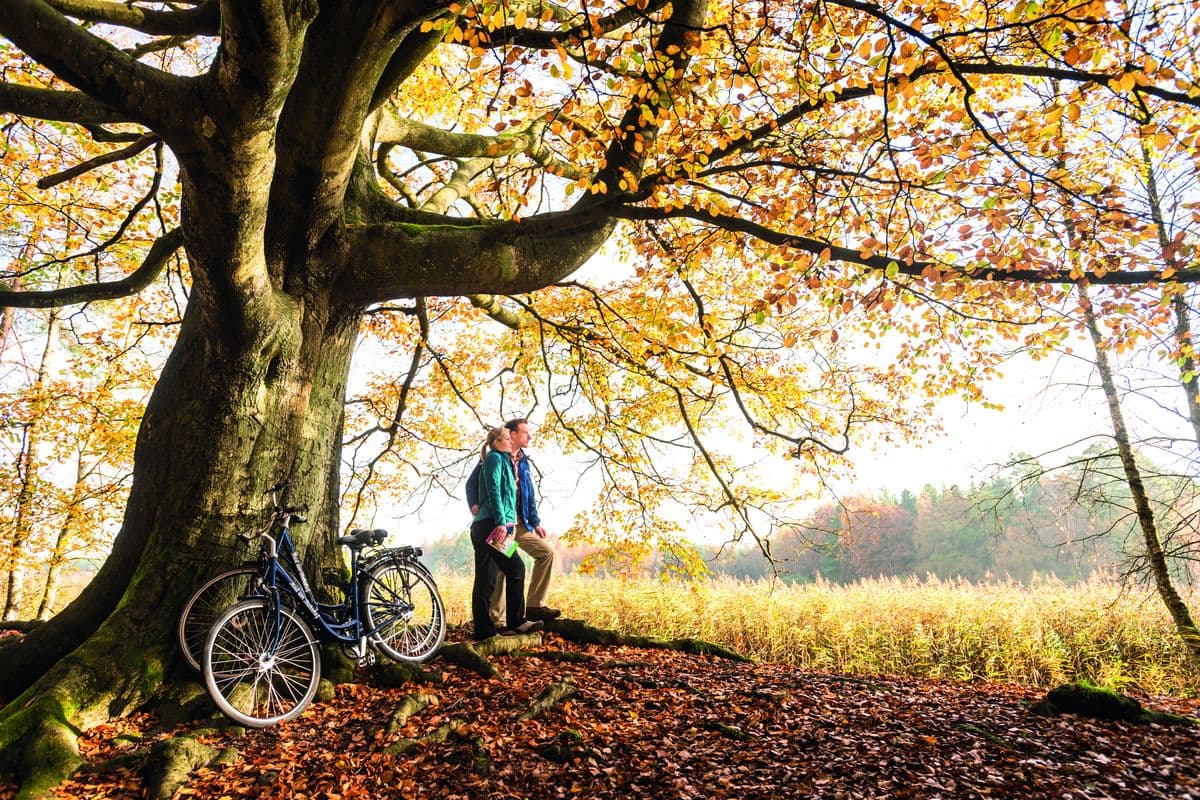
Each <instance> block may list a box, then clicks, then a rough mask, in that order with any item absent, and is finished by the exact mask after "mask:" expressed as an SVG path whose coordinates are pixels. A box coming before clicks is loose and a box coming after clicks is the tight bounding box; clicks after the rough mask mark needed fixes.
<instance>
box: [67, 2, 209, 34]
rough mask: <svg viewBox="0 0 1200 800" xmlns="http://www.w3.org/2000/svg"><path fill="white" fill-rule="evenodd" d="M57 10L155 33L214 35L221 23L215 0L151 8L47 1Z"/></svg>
mask: <svg viewBox="0 0 1200 800" xmlns="http://www.w3.org/2000/svg"><path fill="white" fill-rule="evenodd" d="M46 2H47V5H49V6H51V7H52V8H54V9H56V10H57V11H58V12H59V13H61V14H63V15H65V16H68V17H74V18H75V19H79V20H83V21H84V22H101V23H104V24H106V25H120V26H121V27H123V28H132V29H133V30H136V31H140V32H142V33H148V34H151V35H154V36H179V35H196V36H215V35H216V34H217V31H218V28H219V25H220V21H221V20H220V9H219V7H218V4H217V0H205V2H203V3H201V4H200V5H198V6H195V7H194V8H185V9H181V10H177V11H154V10H151V9H145V8H138V7H137V6H134V5H132V4H127V3H115V2H109V0H46Z"/></svg>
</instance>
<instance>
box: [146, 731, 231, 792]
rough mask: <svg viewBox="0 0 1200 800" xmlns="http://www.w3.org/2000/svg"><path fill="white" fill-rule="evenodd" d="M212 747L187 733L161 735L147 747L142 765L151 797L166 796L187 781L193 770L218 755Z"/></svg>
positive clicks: (209, 762) (211, 760)
mask: <svg viewBox="0 0 1200 800" xmlns="http://www.w3.org/2000/svg"><path fill="white" fill-rule="evenodd" d="M218 755H219V753H218V751H217V750H216V749H215V748H212V747H209V746H208V745H206V744H201V743H200V742H198V741H196V740H195V739H193V738H191V737H190V736H180V737H177V738H174V739H164V740H162V741H161V742H159V743H158V744H156V745H154V747H153V748H152V749H151V750H150V755H149V756H148V757H147V758H146V763H145V765H144V766H143V767H142V778H143V779H144V780H145V781H146V788H147V789H148V790H149V792H150V797H151V798H153V800H169V798H170V797H171V796H172V795H174V794H175V790H176V789H178V788H179V787H180V786H183V785H184V784H185V783H187V780H188V777H189V776H190V775H191V774H192V772H193V771H194V770H196V769H198V768H200V767H203V766H205V765H207V764H211V763H212V762H213V761H214V760H216V759H217V757H218Z"/></svg>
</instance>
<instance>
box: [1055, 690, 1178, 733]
mask: <svg viewBox="0 0 1200 800" xmlns="http://www.w3.org/2000/svg"><path fill="white" fill-rule="evenodd" d="M1031 710H1032V711H1033V712H1034V713H1035V714H1043V715H1046V716H1054V715H1058V714H1078V715H1079V716H1081V717H1090V718H1092V719H1101V720H1108V721H1117V722H1134V723H1138V724H1146V723H1152V722H1153V723H1161V724H1168V725H1196V724H1197V720H1194V719H1192V718H1190V717H1181V716H1178V715H1176V714H1165V713H1163V712H1160V711H1147V710H1146V709H1145V708H1143V707H1142V704H1141V703H1139V702H1138V701H1137V700H1135V699H1134V698H1132V697H1129V696H1127V695H1123V694H1121V693H1119V692H1116V691H1113V690H1112V689H1107V688H1105V687H1103V686H1094V685H1092V684H1090V683H1086V682H1080V683H1068V684H1064V685H1062V686H1057V687H1055V688H1053V689H1051V690H1050V691H1049V692H1048V693H1047V694H1046V697H1045V699H1043V700H1040V701H1038V702H1037V703H1034V704H1033V706H1032V707H1031Z"/></svg>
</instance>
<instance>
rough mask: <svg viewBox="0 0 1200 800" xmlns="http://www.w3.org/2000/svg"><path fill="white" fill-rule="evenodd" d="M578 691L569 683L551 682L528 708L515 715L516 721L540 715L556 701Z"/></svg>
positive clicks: (560, 700)
mask: <svg viewBox="0 0 1200 800" xmlns="http://www.w3.org/2000/svg"><path fill="white" fill-rule="evenodd" d="M578 692H579V690H578V689H577V688H575V687H574V686H572V685H571V684H569V683H552V684H550V685H549V686H547V687H546V688H545V689H543V690H542V693H541V694H539V695H538V696H537V699H536V700H534V701H533V702H532V703H530V704H529V707H528V708H526V709H525V710H524V711H522V712H521V713H520V714H518V715H517V721H518V722H527V721H528V720H531V719H533V718H535V717H540V716H541V715H542V714H545V713H546V712H547V711H549V710H550V709H551V708H554V706H555V705H557V704H558V703H561V702H563V701H564V700H566V699H568V698H570V697H574V696H575V695H576V694H577V693H578Z"/></svg>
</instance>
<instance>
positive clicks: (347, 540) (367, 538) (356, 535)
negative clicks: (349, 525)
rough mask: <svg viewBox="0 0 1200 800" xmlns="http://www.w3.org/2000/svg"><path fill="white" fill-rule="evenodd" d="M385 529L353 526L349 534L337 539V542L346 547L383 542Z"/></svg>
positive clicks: (385, 533) (385, 536) (385, 534)
mask: <svg viewBox="0 0 1200 800" xmlns="http://www.w3.org/2000/svg"><path fill="white" fill-rule="evenodd" d="M387 535H388V533H387V531H385V530H384V529H383V528H375V529H374V530H367V529H366V528H355V529H354V530H352V531H350V533H349V534H347V535H346V536H343V537H342V538H340V539H338V544H340V545H345V546H346V547H366V546H367V545H375V544H383V540H384V539H386V538H387Z"/></svg>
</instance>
